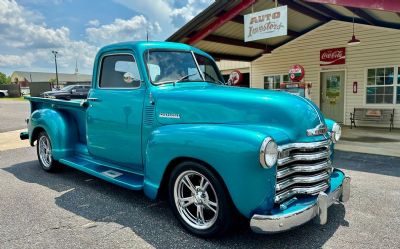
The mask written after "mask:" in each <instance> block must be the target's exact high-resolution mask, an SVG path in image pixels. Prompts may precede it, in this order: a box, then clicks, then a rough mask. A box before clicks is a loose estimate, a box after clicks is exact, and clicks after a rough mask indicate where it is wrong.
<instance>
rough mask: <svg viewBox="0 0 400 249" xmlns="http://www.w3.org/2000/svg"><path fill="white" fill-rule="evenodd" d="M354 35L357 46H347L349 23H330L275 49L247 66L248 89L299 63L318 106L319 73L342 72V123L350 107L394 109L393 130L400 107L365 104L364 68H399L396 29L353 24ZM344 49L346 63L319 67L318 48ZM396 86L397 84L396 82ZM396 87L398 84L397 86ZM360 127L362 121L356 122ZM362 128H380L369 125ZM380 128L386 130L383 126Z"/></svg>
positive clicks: (397, 124)
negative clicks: (354, 90)
mask: <svg viewBox="0 0 400 249" xmlns="http://www.w3.org/2000/svg"><path fill="white" fill-rule="evenodd" d="M355 34H356V37H357V39H360V40H361V43H360V44H358V45H355V46H347V41H348V40H350V38H351V35H352V24H351V23H347V22H340V21H331V22H329V23H327V24H325V25H323V26H321V27H318V28H317V29H315V30H313V31H311V32H309V33H307V34H305V35H303V36H301V37H299V38H297V39H295V40H293V41H291V42H289V43H287V44H285V45H283V46H282V47H280V48H278V49H275V50H274V51H273V52H272V53H271V54H266V55H263V56H262V57H260V58H259V59H257V60H255V61H253V62H252V63H251V75H250V77H251V86H252V87H256V88H263V87H264V84H263V77H264V76H265V75H275V74H287V73H288V69H289V67H290V66H291V65H294V64H300V65H302V66H303V67H304V69H305V81H307V82H312V84H313V85H312V93H311V98H312V100H313V101H314V102H315V103H316V104H317V105H318V106H319V104H320V73H321V72H323V71H325V70H346V82H345V110H344V111H345V124H350V120H349V118H350V112H353V108H354V107H382V108H395V109H396V111H395V127H398V128H399V127H400V104H379V105H371V104H365V98H366V96H365V94H366V91H365V90H366V88H365V87H366V69H367V68H370V67H384V66H394V65H396V67H398V66H400V56H399V51H400V30H394V29H387V28H381V27H374V26H369V25H361V24H356V25H355ZM337 47H346V64H345V65H338V66H327V67H321V66H320V65H319V64H320V63H319V53H320V50H321V49H326V48H337ZM354 81H357V82H358V92H357V93H353V82H354ZM399 84H400V82H399ZM399 87H400V85H399ZM358 123H360V124H362V122H358ZM365 125H373V126H380V125H379V124H378V125H377V124H375V123H373V122H367V123H365ZM383 126H385V127H388V125H387V124H383Z"/></svg>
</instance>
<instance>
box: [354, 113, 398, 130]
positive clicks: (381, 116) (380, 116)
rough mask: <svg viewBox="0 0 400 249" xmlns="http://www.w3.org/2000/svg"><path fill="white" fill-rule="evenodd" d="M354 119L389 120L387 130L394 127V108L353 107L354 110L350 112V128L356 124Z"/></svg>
mask: <svg viewBox="0 0 400 249" xmlns="http://www.w3.org/2000/svg"><path fill="white" fill-rule="evenodd" d="M356 120H360V121H375V122H390V126H389V131H392V129H393V128H394V125H393V120H394V109H382V108H354V112H352V113H350V124H351V125H350V129H353V125H354V127H357V126H356V122H355V121H356Z"/></svg>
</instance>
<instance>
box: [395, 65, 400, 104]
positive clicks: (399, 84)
mask: <svg viewBox="0 0 400 249" xmlns="http://www.w3.org/2000/svg"><path fill="white" fill-rule="evenodd" d="M396 103H397V104H400V67H398V68H397V96H396Z"/></svg>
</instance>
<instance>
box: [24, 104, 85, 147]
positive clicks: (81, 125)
mask: <svg viewBox="0 0 400 249" xmlns="http://www.w3.org/2000/svg"><path fill="white" fill-rule="evenodd" d="M25 99H27V100H29V101H30V104H31V113H33V112H35V111H36V110H42V109H51V110H54V111H56V112H59V113H60V114H61V115H63V116H64V117H66V118H68V119H70V120H72V121H73V123H74V124H75V125H76V127H77V130H78V134H77V136H78V141H79V143H82V144H86V125H85V124H86V107H84V106H82V105H81V103H82V101H83V100H82V99H73V100H61V99H49V98H41V97H25Z"/></svg>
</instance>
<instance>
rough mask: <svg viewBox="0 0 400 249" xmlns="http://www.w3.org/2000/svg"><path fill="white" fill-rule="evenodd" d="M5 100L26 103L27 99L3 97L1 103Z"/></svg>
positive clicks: (0, 99)
mask: <svg viewBox="0 0 400 249" xmlns="http://www.w3.org/2000/svg"><path fill="white" fill-rule="evenodd" d="M3 100H19V101H26V99H24V97H3V98H0V101H3Z"/></svg>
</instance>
